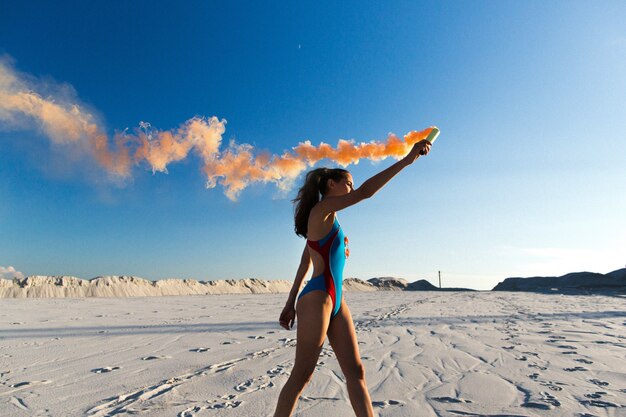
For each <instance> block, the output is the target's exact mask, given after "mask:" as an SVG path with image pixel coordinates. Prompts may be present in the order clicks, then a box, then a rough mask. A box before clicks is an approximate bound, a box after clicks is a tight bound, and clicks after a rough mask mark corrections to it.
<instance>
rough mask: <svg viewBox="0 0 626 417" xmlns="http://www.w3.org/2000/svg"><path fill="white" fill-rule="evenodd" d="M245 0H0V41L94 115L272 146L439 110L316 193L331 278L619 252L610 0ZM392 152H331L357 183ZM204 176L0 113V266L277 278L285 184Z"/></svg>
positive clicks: (10, 57) (17, 63) (112, 125)
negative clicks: (233, 194)
mask: <svg viewBox="0 0 626 417" xmlns="http://www.w3.org/2000/svg"><path fill="white" fill-rule="evenodd" d="M257 3H258V2H210V3H209V2H184V3H183V4H177V3H175V2H156V3H154V2H125V3H122V2H104V1H97V2H88V3H85V2H55V3H54V4H53V3H50V2H9V1H2V0H0V9H1V10H2V13H0V55H3V57H4V58H3V60H4V62H5V63H8V64H7V65H9V67H10V68H11V69H12V71H15V72H16V73H19V74H21V76H22V77H25V78H27V79H29V80H31V81H33V83H34V84H36V85H37V86H38V88H40V89H41V91H39V94H41V95H42V96H45V95H46V94H47V93H48V92H49V91H54V94H55V95H56V97H59V95H62V96H63V97H64V98H66V99H67V100H69V101H72V102H76V103H78V104H80V105H81V106H82V107H83V108H86V109H89V111H90V112H91V113H92V114H94V115H95V116H96V117H97V119H98V121H99V124H100V125H101V126H102V127H103V129H105V130H106V133H107V134H109V135H112V134H113V133H114V132H115V131H121V130H123V129H125V128H129V129H133V128H135V127H137V126H138V124H139V122H141V121H145V122H149V123H150V124H151V125H152V126H153V127H155V128H157V129H161V130H168V129H173V128H176V127H177V126H179V125H180V124H181V123H183V122H184V121H185V120H188V119H190V118H191V117H194V116H206V117H210V116H217V117H219V118H220V119H221V118H224V119H226V120H227V124H226V133H225V134H224V140H225V141H226V142H227V141H229V140H235V141H236V142H237V143H248V144H251V145H253V146H254V147H255V148H256V149H258V150H265V151H268V152H271V153H274V154H280V153H282V152H283V151H285V150H290V149H291V148H292V147H294V146H296V145H297V144H298V143H299V142H301V141H304V140H310V141H311V142H312V143H313V144H318V143H320V142H322V141H323V142H326V143H330V144H332V145H336V143H337V141H338V140H339V139H354V140H356V141H357V142H358V141H371V140H384V139H385V138H386V136H387V134H388V133H389V132H394V133H396V134H398V135H404V134H406V133H407V132H409V131H411V130H421V129H423V128H426V127H428V126H429V125H438V126H439V127H440V128H441V131H442V134H441V136H440V139H439V140H438V141H437V143H436V146H434V147H433V151H432V153H431V154H430V155H429V156H428V157H427V158H424V159H420V160H419V161H418V162H417V163H416V164H414V165H413V166H411V167H410V168H408V169H406V170H405V171H403V172H402V173H401V174H400V175H399V176H398V177H397V178H396V179H394V180H393V181H392V182H391V183H390V184H389V185H388V186H387V187H386V188H385V189H383V190H382V191H381V192H380V193H379V194H377V195H376V196H375V197H374V198H373V199H372V200H369V201H366V202H364V203H362V204H360V205H358V206H356V207H353V208H350V209H347V210H345V212H341V213H339V219H340V221H341V224H342V226H343V228H344V229H345V231H346V234H347V235H348V236H349V237H350V249H351V257H350V259H349V261H348V263H347V266H346V271H345V275H346V276H347V277H358V278H363V279H367V278H371V277H374V276H398V277H403V278H406V279H408V280H409V281H414V280H416V279H421V278H425V279H429V280H430V281H431V282H433V283H434V282H436V274H437V271H438V270H441V271H442V275H443V278H444V285H447V286H464V287H471V288H479V289H488V288H491V287H493V286H494V285H495V284H496V283H497V282H498V281H500V280H502V279H504V278H506V277H509V276H532V275H560V274H564V273H567V272H571V271H578V270H591V271H597V272H609V271H612V270H614V269H618V268H622V267H624V265H625V264H626V256H625V255H626V216H624V214H623V213H624V212H625V210H624V209H625V208H626V187H625V186H624V184H626V168H624V155H626V144H625V142H624V139H625V132H626V106H624V103H626V70H625V68H626V29H624V25H623V22H624V21H626V5H625V4H624V3H623V2H620V1H614V2H609V1H606V2H593V3H590V2H576V1H574V2H572V1H567V2H560V1H558V2H549V4H546V3H545V2H501V1H488V2H417V1H407V2H341V4H335V2H310V3H306V4H305V3H298V4H295V3H292V2H275V3H273V4H269V5H268V4H261V3H258V4H257ZM391 163H392V160H391V159H387V160H384V161H380V162H370V161H361V162H360V163H359V164H358V165H352V166H350V167H349V169H350V170H351V171H352V172H353V176H354V179H355V182H356V185H357V186H358V185H359V184H360V183H362V182H363V181H364V180H366V179H367V178H368V177H369V176H371V175H373V174H374V173H376V172H377V171H378V170H380V169H383V168H385V167H386V166H388V165H389V164H391ZM319 165H328V166H333V164H332V163H321V164H319ZM205 181H206V178H205V177H204V175H203V174H202V172H201V161H200V160H199V158H198V157H196V156H193V155H191V156H189V157H188V158H186V159H185V160H183V161H180V162H176V163H172V164H170V165H169V166H168V173H167V174H165V173H159V172H157V173H156V174H154V175H153V173H152V171H151V169H150V168H149V167H147V166H144V165H139V166H135V167H134V168H133V171H132V178H130V179H127V180H125V181H123V182H120V181H114V180H111V178H110V177H109V176H108V175H107V174H106V173H105V172H103V171H102V169H100V168H99V167H98V166H97V164H95V163H94V161H93V160H92V159H90V158H88V157H86V156H85V155H82V154H79V153H78V154H77V153H73V152H68V149H67V146H66V145H58V144H53V143H52V142H51V141H50V140H49V139H48V138H47V137H46V135H45V133H43V132H42V131H41V129H40V127H39V126H38V125H37V123H36V122H34V121H32V122H31V123H30V124H29V123H22V124H20V125H19V126H15V125H11V124H9V123H7V122H6V120H5V121H3V119H2V118H0V267H1V268H4V269H0V272H2V271H3V270H6V268H8V267H9V266H13V267H14V268H15V269H16V270H18V271H21V272H22V273H23V274H24V275H31V274H45V275H57V274H58V275H60V274H63V275H75V276H79V277H82V278H91V277H94V276H97V275H122V274H124V275H138V276H142V277H145V278H148V279H161V278H167V277H179V278H195V279H199V280H208V279H222V278H246V277H255V278H264V279H293V276H294V274H295V270H296V268H297V263H298V261H299V255H300V253H301V251H302V248H303V246H304V240H301V239H299V238H298V237H297V236H295V234H294V233H293V219H292V217H291V216H292V206H291V203H290V198H293V196H294V195H295V192H296V190H295V189H292V190H291V191H290V192H287V193H283V192H280V191H279V190H278V189H277V188H276V186H275V185H273V184H269V185H262V184H255V185H252V186H250V187H248V188H247V189H245V190H244V191H243V192H242V193H241V195H240V196H239V198H238V200H237V201H236V202H233V201H231V200H229V199H228V198H227V197H226V196H225V195H224V193H223V189H222V188H221V187H220V186H218V187H217V188H215V189H206V188H205V186H204V185H205Z"/></svg>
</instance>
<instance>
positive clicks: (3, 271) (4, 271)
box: [0, 265, 24, 279]
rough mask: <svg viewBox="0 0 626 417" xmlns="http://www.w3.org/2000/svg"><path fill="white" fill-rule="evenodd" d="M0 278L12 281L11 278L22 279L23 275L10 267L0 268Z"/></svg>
mask: <svg viewBox="0 0 626 417" xmlns="http://www.w3.org/2000/svg"><path fill="white" fill-rule="evenodd" d="M0 278H4V279H13V278H24V274H22V273H21V272H20V271H16V270H15V268H13V267H12V266H10V265H9V266H7V267H4V266H0Z"/></svg>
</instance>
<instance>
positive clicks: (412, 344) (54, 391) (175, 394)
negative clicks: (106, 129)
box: [0, 292, 626, 417]
mask: <svg viewBox="0 0 626 417" xmlns="http://www.w3.org/2000/svg"><path fill="white" fill-rule="evenodd" d="M284 299H285V295H284V294H256V295H220V296H215V295H209V296H173V297H139V298H66V299H3V300H1V301H0V303H1V304H2V310H1V313H0V415H2V416H48V415H50V416H69V415H87V416H108V415H117V414H120V415H125V414H133V415H134V414H144V415H150V416H173V415H176V416H217V415H220V416H227V415H232V416H244V417H247V416H250V417H252V416H255V417H257V416H271V415H272V413H273V408H274V406H275V402H276V399H277V396H278V393H279V390H280V387H282V385H283V384H284V382H285V381H286V379H287V377H288V373H289V371H290V369H291V366H292V364H293V360H294V353H295V349H294V347H295V343H296V342H295V340H294V338H295V331H287V330H283V329H281V328H280V327H279V326H278V324H277V317H278V314H279V312H280V309H281V308H282V305H283V303H284ZM346 301H347V302H348V304H349V305H350V307H351V309H352V312H353V316H354V320H355V324H356V328H357V334H358V338H359V341H360V348H361V356H362V358H363V360H364V363H365V367H366V372H367V379H368V386H369V388H370V391H371V394H372V400H373V402H374V405H375V410H376V412H377V413H378V415H380V416H398V417H399V416H586V417H590V416H598V417H599V416H624V415H626V410H624V407H626V360H625V354H626V330H625V329H626V328H625V325H626V309H625V308H624V306H625V303H624V299H623V298H621V297H618V296H617V297H612V296H566V295H542V294H530V293H509V292H497V293H495V292H456V293H429V292H402V293H398V292H375V293H355V292H353V293H347V294H346ZM295 415H297V416H310V417H316V416H329V415H337V416H350V415H353V413H352V411H351V408H350V405H349V403H348V396H347V392H346V389H345V384H344V379H343V376H342V374H341V371H340V369H339V366H338V364H337V361H336V359H335V358H334V355H333V353H332V350H330V348H328V346H327V345H325V348H324V349H323V351H322V354H321V356H320V359H319V363H318V367H317V370H316V372H315V374H314V377H313V381H312V382H311V384H310V385H309V386H308V387H307V388H306V390H305V392H304V397H303V398H302V399H301V401H300V403H299V405H298V408H297V411H296V414H295Z"/></svg>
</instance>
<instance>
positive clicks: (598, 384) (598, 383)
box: [589, 378, 609, 387]
mask: <svg viewBox="0 0 626 417" xmlns="http://www.w3.org/2000/svg"><path fill="white" fill-rule="evenodd" d="M589 382H591V383H592V384H593V385H597V386H599V387H606V386H607V385H609V383H608V382H606V381H601V380H599V379H595V378H594V379H590V380H589Z"/></svg>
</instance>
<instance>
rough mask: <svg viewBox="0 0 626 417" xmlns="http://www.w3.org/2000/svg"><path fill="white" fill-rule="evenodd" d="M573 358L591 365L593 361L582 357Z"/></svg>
mask: <svg viewBox="0 0 626 417" xmlns="http://www.w3.org/2000/svg"><path fill="white" fill-rule="evenodd" d="M574 360H575V361H576V362H580V363H585V364H587V365H591V364H592V363H593V361H590V360H588V359H582V358H579V359H574Z"/></svg>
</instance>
